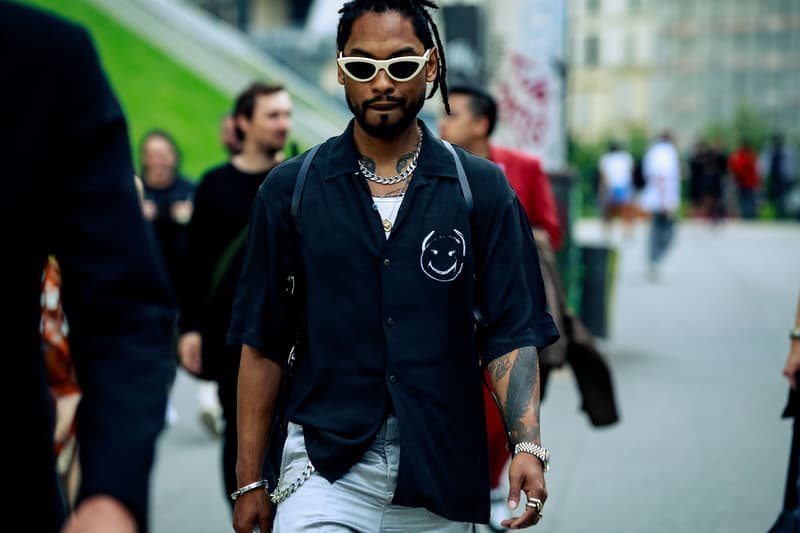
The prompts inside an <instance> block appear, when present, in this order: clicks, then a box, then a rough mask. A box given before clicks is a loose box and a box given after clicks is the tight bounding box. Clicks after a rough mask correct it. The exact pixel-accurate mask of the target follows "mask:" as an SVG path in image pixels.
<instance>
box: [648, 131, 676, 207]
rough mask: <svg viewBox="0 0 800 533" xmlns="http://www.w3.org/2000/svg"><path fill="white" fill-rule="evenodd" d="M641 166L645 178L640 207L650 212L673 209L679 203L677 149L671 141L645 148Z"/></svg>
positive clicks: (660, 142)
mask: <svg viewBox="0 0 800 533" xmlns="http://www.w3.org/2000/svg"><path fill="white" fill-rule="evenodd" d="M642 167H643V170H644V178H645V189H644V191H643V192H642V196H641V200H642V207H643V208H645V209H646V210H648V211H650V212H656V211H661V210H666V211H675V210H676V209H677V208H678V205H679V203H680V180H681V164H680V160H679V159H678V151H677V150H676V149H675V147H674V146H673V145H672V144H671V143H668V142H665V141H659V142H657V143H656V144H654V145H653V146H652V147H650V149H649V150H647V153H646V154H645V156H644V163H643V165H642Z"/></svg>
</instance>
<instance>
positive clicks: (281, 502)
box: [228, 0, 558, 533]
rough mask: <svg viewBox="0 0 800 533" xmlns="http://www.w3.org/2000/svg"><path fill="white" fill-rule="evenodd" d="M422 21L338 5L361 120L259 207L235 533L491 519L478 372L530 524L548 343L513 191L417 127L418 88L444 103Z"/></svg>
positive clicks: (540, 485) (244, 358)
mask: <svg viewBox="0 0 800 533" xmlns="http://www.w3.org/2000/svg"><path fill="white" fill-rule="evenodd" d="M433 9H437V6H436V4H435V3H434V2H429V1H421V0H420V1H410V0H405V1H401V0H394V1H392V0H384V1H366V0H355V1H351V2H347V3H346V4H345V5H344V7H343V8H342V9H341V11H340V14H341V18H340V21H339V27H338V35H337V62H338V66H339V68H338V80H339V83H340V84H341V85H343V86H344V90H345V95H346V98H347V103H348V105H349V107H350V109H351V111H352V112H353V115H354V117H355V118H354V120H352V121H351V122H350V124H349V126H348V127H347V129H346V130H345V132H344V133H343V134H342V135H340V136H338V137H334V138H331V139H329V140H328V141H326V142H325V143H323V144H322V145H320V146H319V148H318V151H317V152H316V153H315V155H313V156H311V155H309V153H310V152H307V153H306V154H304V155H301V156H298V157H296V158H293V159H291V160H289V161H286V162H285V163H283V164H281V165H279V166H278V167H276V168H275V169H274V170H273V171H272V172H270V174H269V175H268V177H267V179H266V181H265V182H264V184H263V186H262V187H261V189H260V191H259V193H258V196H257V198H256V201H255V203H254V204H253V209H252V213H251V218H250V228H249V236H248V244H247V252H246V258H245V262H244V266H243V269H242V271H241V275H240V279H239V288H238V292H237V296H236V300H235V303H234V309H233V318H232V320H231V327H230V330H229V336H228V340H229V342H230V343H231V344H241V345H242V352H241V366H240V371H239V384H238V387H239V388H238V417H237V420H238V426H239V455H238V462H237V476H238V483H239V487H240V488H239V490H237V491H236V492H234V493H233V494H232V498H234V499H235V500H236V505H235V511H234V519H233V525H234V528H235V530H236V531H237V532H239V533H250V532H251V531H252V530H253V529H254V528H255V527H256V526H258V527H260V529H261V531H267V530H268V528H269V527H270V526H271V525H274V527H275V531H277V532H278V533H287V532H295V531H315V532H316V531H326V532H327V531H331V532H336V531H342V532H344V531H369V532H372V531H414V532H419V531H425V532H467V531H473V530H474V527H475V526H474V524H476V523H487V522H488V519H489V467H488V458H487V449H486V448H487V445H486V440H487V437H486V427H485V418H484V415H483V412H484V411H483V395H482V390H481V387H482V383H481V382H482V374H483V371H482V368H481V364H482V365H488V370H489V372H488V374H489V376H490V380H491V384H492V386H493V389H494V390H495V392H496V394H497V396H498V400H499V401H498V403H499V404H500V405H501V408H502V411H503V417H504V420H505V422H506V424H507V426H508V428H509V432H510V435H511V438H512V439H513V441H514V444H515V445H514V448H515V455H514V459H513V460H512V463H511V466H510V472H509V477H510V487H511V489H510V491H509V495H508V504H509V506H510V507H511V508H512V509H513V508H517V507H519V506H520V505H519V504H520V498H521V497H524V500H523V501H524V505H522V506H521V510H522V512H521V513H519V514H518V516H515V517H514V518H511V519H509V520H507V521H506V522H505V523H504V526H505V527H509V528H512V529H518V528H522V527H527V526H530V525H532V524H536V523H537V522H538V521H539V520H540V519H541V516H542V506H543V504H544V501H545V500H546V498H547V490H546V487H545V481H544V471H545V470H546V467H547V464H548V461H549V454H548V452H547V450H546V449H544V448H543V447H542V446H541V441H540V432H539V384H540V381H539V372H538V368H539V367H538V359H537V349H538V348H540V347H543V346H546V345H548V344H550V343H552V342H554V340H555V339H557V337H558V332H557V330H556V328H555V326H554V325H553V321H552V318H551V317H550V315H549V314H548V313H547V311H546V305H545V298H544V290H543V288H542V280H541V273H540V271H539V266H538V259H537V256H536V249H535V244H534V242H533V239H532V237H531V233H530V231H529V229H528V222H527V218H526V215H525V213H524V211H523V209H522V207H521V206H520V204H519V202H518V200H517V198H516V196H515V195H514V193H513V191H512V189H511V187H510V186H509V185H508V180H507V179H506V178H505V176H504V175H503V173H502V171H501V170H500V168H499V167H497V166H496V165H494V164H492V163H490V162H488V161H486V160H485V159H482V158H478V157H476V156H473V155H471V154H469V153H467V152H466V151H464V150H462V149H460V148H455V153H451V152H450V148H449V145H445V144H444V143H443V142H442V141H441V140H439V139H438V138H437V137H435V136H434V135H433V134H432V133H431V131H430V130H429V129H428V128H427V127H425V125H424V124H423V123H422V121H420V120H419V119H418V118H417V115H418V113H419V111H420V110H421V108H422V106H423V104H424V101H425V93H426V88H427V83H431V84H432V90H431V93H430V95H429V97H430V96H433V94H434V93H435V92H436V91H437V90H438V89H441V92H442V97H443V98H442V99H443V101H444V105H445V109H447V108H448V104H447V86H446V84H445V73H446V66H445V57H444V53H443V48H442V46H441V42H440V38H439V35H438V30H437V28H436V25H435V24H434V22H433V20H432V19H431V14H430V13H431V10H433ZM455 156H457V158H458V159H454V157H455ZM308 162H310V167H309V166H306V167H305V168H306V170H307V174H305V176H307V179H306V180H305V181H304V182H303V181H302V179H301V181H300V182H301V183H304V184H305V185H304V187H300V188H299V189H300V191H301V192H302V197H300V196H299V194H296V189H295V185H296V183H297V182H298V175H301V174H302V171H303V167H304V163H308ZM457 162H460V164H461V165H462V166H463V169H464V170H465V174H466V179H467V180H468V182H469V187H468V188H467V187H465V186H463V182H462V181H460V178H459V172H458V166H457V164H456V163H457ZM470 191H471V192H470ZM301 199H302V201H300V200H301ZM471 204H472V205H471ZM530 273H533V274H532V275H531V274H530ZM287 278H291V279H292V280H293V282H294V283H293V285H292V286H293V287H294V290H293V291H292V292H291V293H290V292H289V291H287V290H286V289H287ZM291 309H299V313H298V317H299V318H295V317H294V316H293V315H292V313H291V311H290V310H291ZM477 316H479V317H480V320H478V322H477V323H476V321H475V318H474V317H477ZM295 324H299V326H298V327H295ZM295 343H296V344H295ZM292 346H295V352H296V360H295V361H294V362H293V363H292V365H291V367H290V369H291V372H289V371H287V369H286V368H285V365H286V355H287V353H289V350H290V348H291V347H292ZM479 363H480V364H479ZM289 375H291V376H293V378H292V380H291V387H290V388H289V389H288V393H287V396H286V417H287V419H288V421H289V424H288V435H287V437H286V441H285V444H284V448H283V458H282V463H281V467H280V481H279V482H278V484H277V487H274V486H273V487H269V486H266V485H267V481H266V480H263V479H261V477H262V474H261V473H262V466H263V461H264V456H265V451H266V449H267V444H268V442H267V441H268V440H269V437H268V435H270V430H271V426H272V424H273V422H272V421H273V416H274V414H275V411H276V409H278V404H279V390H280V387H281V380H282V379H284V378H285V377H286V376H289ZM265 487H266V492H265V490H263V489H264V488H265ZM270 491H271V497H270V496H268V494H269V492H270ZM273 504H277V513H276V514H275V518H274V524H271V523H270V517H271V510H272V509H271V508H272V505H273Z"/></svg>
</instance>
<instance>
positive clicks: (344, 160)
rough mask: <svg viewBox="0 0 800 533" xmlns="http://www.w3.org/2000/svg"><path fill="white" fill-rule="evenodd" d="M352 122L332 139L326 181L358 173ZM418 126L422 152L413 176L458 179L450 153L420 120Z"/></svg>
mask: <svg viewBox="0 0 800 533" xmlns="http://www.w3.org/2000/svg"><path fill="white" fill-rule="evenodd" d="M354 123H355V119H351V120H350V123H349V124H348V125H347V129H346V130H345V131H344V132H343V133H342V134H341V135H339V136H338V137H335V138H334V139H333V141H332V144H331V149H330V151H329V152H328V157H327V160H326V162H325V167H324V171H323V177H324V179H325V180H331V179H333V178H337V177H341V176H346V175H348V174H349V175H352V174H355V173H356V171H357V170H358V151H357V150H356V145H355V142H354V140H353V126H354ZM419 124H420V128H422V150H421V151H420V154H419V160H418V162H417V170H416V171H415V172H414V174H415V175H422V176H425V177H429V178H434V177H439V178H450V179H457V178H458V174H457V173H456V166H455V163H454V162H453V156H452V155H451V154H450V151H449V150H448V149H447V148H446V147H445V145H444V143H442V141H441V139H439V138H438V137H437V136H436V135H434V134H433V132H431V130H430V129H428V127H427V126H426V125H425V123H424V122H423V121H421V120H420V121H419Z"/></svg>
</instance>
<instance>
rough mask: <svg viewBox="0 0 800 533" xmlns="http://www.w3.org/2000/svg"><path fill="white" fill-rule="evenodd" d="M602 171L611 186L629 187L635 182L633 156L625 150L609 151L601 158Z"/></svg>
mask: <svg viewBox="0 0 800 533" xmlns="http://www.w3.org/2000/svg"><path fill="white" fill-rule="evenodd" d="M600 172H602V173H603V176H604V179H605V184H606V185H607V186H608V187H609V188H616V187H621V188H625V189H628V188H630V186H631V184H632V183H633V157H632V156H631V154H629V153H628V152H626V151H624V150H617V151H616V152H609V153H607V154H605V155H604V156H603V157H601V158H600Z"/></svg>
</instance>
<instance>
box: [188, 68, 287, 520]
mask: <svg viewBox="0 0 800 533" xmlns="http://www.w3.org/2000/svg"><path fill="white" fill-rule="evenodd" d="M232 114H233V117H234V119H235V121H236V135H237V138H238V139H239V140H240V141H241V143H242V150H241V152H239V153H238V154H236V155H234V156H232V157H231V158H230V160H228V161H227V162H226V163H223V164H222V165H219V166H217V167H215V168H213V169H211V170H209V171H208V172H206V173H205V174H204V175H203V177H202V178H201V180H200V183H199V185H198V187H197V190H196V192H195V204H194V206H195V208H194V214H193V216H192V219H191V222H190V224H189V235H188V242H187V249H186V252H187V254H186V257H187V269H186V276H187V278H186V283H184V284H182V290H181V299H180V300H181V302H180V314H179V328H180V332H181V335H180V340H179V342H178V354H179V357H180V361H181V365H182V366H183V367H184V368H185V369H186V370H188V371H189V372H190V373H192V374H194V375H195V376H199V377H201V378H202V379H206V380H211V381H214V382H215V383H216V384H217V394H218V396H219V403H220V405H221V406H222V421H223V424H224V429H223V435H222V438H223V445H222V461H221V463H222V472H223V483H224V489H225V499H226V501H228V502H230V499H229V498H228V497H227V495H229V494H230V493H231V492H233V491H234V490H236V488H237V484H236V470H235V466H236V449H237V435H236V381H237V376H238V372H239V347H238V346H237V347H235V348H233V347H230V346H226V344H225V333H226V331H227V329H228V323H229V321H230V316H231V305H232V302H233V297H234V292H235V289H236V279H237V277H238V274H239V270H240V268H241V265H242V261H243V258H244V243H245V236H246V230H247V221H248V218H249V216H250V210H251V208H252V206H253V200H254V199H255V197H256V193H257V191H258V189H259V187H260V186H261V184H262V182H263V181H264V178H265V177H266V176H267V173H268V172H269V171H270V170H271V169H272V168H273V167H275V165H277V164H278V163H279V162H280V161H282V160H283V153H282V150H283V148H284V146H285V145H286V141H287V139H288V135H289V129H290V127H291V114H292V101H291V98H290V97H289V93H288V92H286V90H285V89H284V88H283V87H282V86H280V85H267V84H264V83H253V84H251V85H250V86H249V87H247V88H246V89H245V90H244V91H243V92H241V93H240V94H239V95H238V97H237V98H236V101H235V103H234V108H233V113H232ZM231 505H232V503H231Z"/></svg>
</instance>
